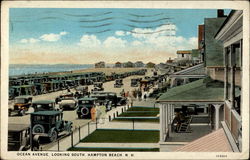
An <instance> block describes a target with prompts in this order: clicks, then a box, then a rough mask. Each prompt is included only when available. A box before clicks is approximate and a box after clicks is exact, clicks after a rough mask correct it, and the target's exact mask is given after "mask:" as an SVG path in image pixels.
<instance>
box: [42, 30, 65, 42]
mask: <svg viewBox="0 0 250 160" xmlns="http://www.w3.org/2000/svg"><path fill="white" fill-rule="evenodd" d="M66 34H68V32H60V33H59V34H55V33H50V34H44V35H42V36H40V39H41V40H43V41H48V42H56V41H58V40H60V39H61V37H62V36H64V35H66Z"/></svg>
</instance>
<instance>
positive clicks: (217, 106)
mask: <svg viewBox="0 0 250 160" xmlns="http://www.w3.org/2000/svg"><path fill="white" fill-rule="evenodd" d="M213 106H214V108H215V130H218V129H219V125H220V107H221V104H213Z"/></svg>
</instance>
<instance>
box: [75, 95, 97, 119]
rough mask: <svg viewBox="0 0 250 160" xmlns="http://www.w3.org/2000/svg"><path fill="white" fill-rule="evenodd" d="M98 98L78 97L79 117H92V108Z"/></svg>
mask: <svg viewBox="0 0 250 160" xmlns="http://www.w3.org/2000/svg"><path fill="white" fill-rule="evenodd" d="M96 100H97V99H96V98H92V97H84V98H80V99H78V108H77V111H76V113H77V115H78V118H84V119H90V118H91V113H90V111H91V108H92V107H94V106H95V103H96Z"/></svg>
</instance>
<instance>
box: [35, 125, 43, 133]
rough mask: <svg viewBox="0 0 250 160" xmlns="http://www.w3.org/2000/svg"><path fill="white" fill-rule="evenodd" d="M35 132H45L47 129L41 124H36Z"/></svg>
mask: <svg viewBox="0 0 250 160" xmlns="http://www.w3.org/2000/svg"><path fill="white" fill-rule="evenodd" d="M32 132H33V133H44V132H45V129H44V127H43V126H42V125H41V124H36V125H35V126H34V127H33V129H32Z"/></svg>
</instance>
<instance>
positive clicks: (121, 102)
mask: <svg viewBox="0 0 250 160" xmlns="http://www.w3.org/2000/svg"><path fill="white" fill-rule="evenodd" d="M126 104H127V98H126V97H123V96H117V106H123V105H126Z"/></svg>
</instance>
